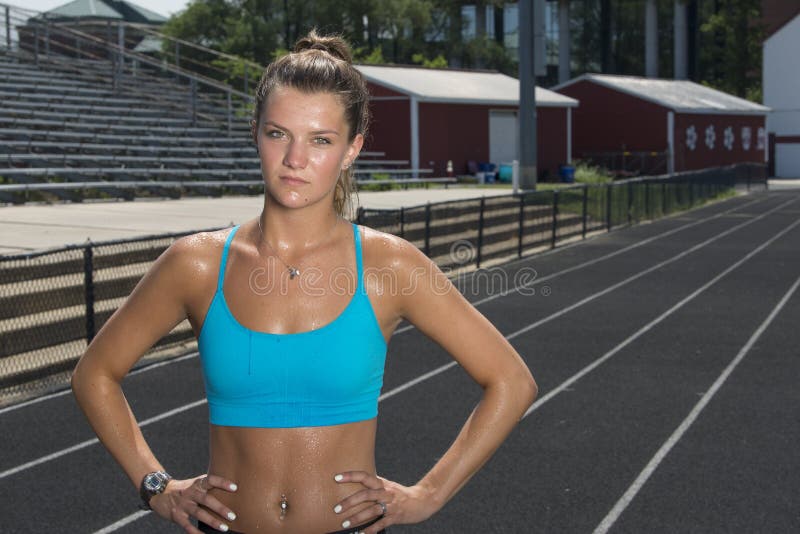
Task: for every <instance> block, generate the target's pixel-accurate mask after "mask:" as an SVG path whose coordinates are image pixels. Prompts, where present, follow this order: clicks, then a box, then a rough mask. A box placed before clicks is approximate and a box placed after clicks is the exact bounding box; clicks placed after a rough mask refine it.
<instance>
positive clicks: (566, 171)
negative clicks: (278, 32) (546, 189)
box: [559, 165, 575, 184]
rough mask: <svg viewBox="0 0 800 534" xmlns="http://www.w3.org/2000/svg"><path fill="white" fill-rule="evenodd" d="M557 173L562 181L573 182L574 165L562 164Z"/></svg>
mask: <svg viewBox="0 0 800 534" xmlns="http://www.w3.org/2000/svg"><path fill="white" fill-rule="evenodd" d="M559 174H561V181H562V182H564V183H567V184H571V183H574V182H575V167H573V166H572V165H562V166H561V169H560V171H559Z"/></svg>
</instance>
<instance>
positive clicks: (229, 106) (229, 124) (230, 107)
mask: <svg viewBox="0 0 800 534" xmlns="http://www.w3.org/2000/svg"><path fill="white" fill-rule="evenodd" d="M226 94H227V100H228V137H230V136H231V114H232V113H233V109H232V108H233V105H232V104H231V90H230V89H228V91H227V93H226Z"/></svg>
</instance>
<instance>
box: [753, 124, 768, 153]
mask: <svg viewBox="0 0 800 534" xmlns="http://www.w3.org/2000/svg"><path fill="white" fill-rule="evenodd" d="M756 139H757V140H756V148H758V149H759V150H764V147H765V146H767V132H766V131H764V128H763V127H759V128H758V133H757V134H756Z"/></svg>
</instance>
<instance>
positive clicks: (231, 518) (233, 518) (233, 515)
mask: <svg viewBox="0 0 800 534" xmlns="http://www.w3.org/2000/svg"><path fill="white" fill-rule="evenodd" d="M228 519H230V520H231V521H236V514H234V513H233V512H228Z"/></svg>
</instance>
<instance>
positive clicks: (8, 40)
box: [6, 6, 11, 52]
mask: <svg viewBox="0 0 800 534" xmlns="http://www.w3.org/2000/svg"><path fill="white" fill-rule="evenodd" d="M6 48H7V49H8V51H9V52H10V51H11V8H10V7H8V6H6Z"/></svg>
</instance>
